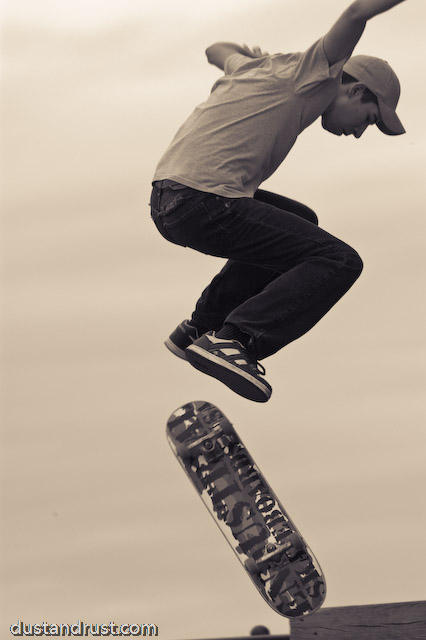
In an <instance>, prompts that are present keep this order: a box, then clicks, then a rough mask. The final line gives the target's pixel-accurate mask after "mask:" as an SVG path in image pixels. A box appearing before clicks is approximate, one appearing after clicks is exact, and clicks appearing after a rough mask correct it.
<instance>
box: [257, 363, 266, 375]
mask: <svg viewBox="0 0 426 640" xmlns="http://www.w3.org/2000/svg"><path fill="white" fill-rule="evenodd" d="M256 369H257V370H258V372H259V373H260V375H261V376H264V375H266V369H265V367H264V366H263V364H260V362H256Z"/></svg>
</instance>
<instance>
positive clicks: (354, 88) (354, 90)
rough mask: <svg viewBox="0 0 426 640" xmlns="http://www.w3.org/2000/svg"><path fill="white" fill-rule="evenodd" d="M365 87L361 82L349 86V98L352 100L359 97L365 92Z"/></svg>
mask: <svg viewBox="0 0 426 640" xmlns="http://www.w3.org/2000/svg"><path fill="white" fill-rule="evenodd" d="M366 88H367V87H366V86H365V84H364V83H363V82H354V83H353V84H351V85H350V87H349V91H348V95H349V97H350V98H354V97H355V96H361V95H362V94H363V93H364V91H365V90H366Z"/></svg>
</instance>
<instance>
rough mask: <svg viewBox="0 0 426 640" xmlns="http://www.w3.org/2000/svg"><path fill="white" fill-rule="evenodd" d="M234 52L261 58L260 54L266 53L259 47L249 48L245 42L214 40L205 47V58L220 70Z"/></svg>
mask: <svg viewBox="0 0 426 640" xmlns="http://www.w3.org/2000/svg"><path fill="white" fill-rule="evenodd" d="M234 53H241V54H242V55H243V56H247V57H249V58H261V57H262V56H266V55H268V54H267V53H265V52H264V51H262V50H261V49H260V47H253V49H250V47H248V46H247V45H246V44H244V45H239V44H235V43H233V42H216V43H215V44H212V45H210V47H207V49H206V56H207V60H208V61H209V62H210V64H214V65H215V66H216V67H219V69H222V71H223V69H224V67H225V60H226V58H228V57H229V56H232V55H233V54H234Z"/></svg>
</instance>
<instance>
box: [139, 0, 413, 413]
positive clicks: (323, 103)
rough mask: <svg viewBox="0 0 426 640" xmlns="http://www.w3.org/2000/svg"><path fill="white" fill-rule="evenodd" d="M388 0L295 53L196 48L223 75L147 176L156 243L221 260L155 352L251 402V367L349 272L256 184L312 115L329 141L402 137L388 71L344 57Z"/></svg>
mask: <svg viewBox="0 0 426 640" xmlns="http://www.w3.org/2000/svg"><path fill="white" fill-rule="evenodd" d="M401 2H403V0H355V2H352V3H351V4H350V5H349V7H348V8H347V9H346V10H345V11H344V13H343V14H342V15H341V17H340V18H339V19H338V20H337V22H336V23H335V24H334V26H333V27H332V28H331V29H330V31H328V33H327V34H326V35H325V36H324V37H322V38H320V39H319V40H318V41H317V42H315V43H314V44H313V45H312V46H311V47H309V48H308V49H307V50H306V51H305V52H304V53H290V54H275V55H268V54H265V53H263V52H262V51H261V50H260V49H259V48H258V47H255V48H253V49H249V48H248V47H247V46H239V45H237V44H231V43H216V44H213V45H212V46H209V47H208V48H207V50H206V55H207V59H208V61H209V62H210V63H211V64H214V65H216V66H217V67H218V68H219V69H221V70H223V71H224V75H223V76H222V77H220V78H219V80H218V81H217V82H216V83H215V84H214V86H213V88H212V91H211V93H210V96H209V97H208V98H207V100H206V101H205V102H204V103H202V104H200V105H199V106H198V107H196V109H195V110H194V112H193V113H192V115H191V116H190V117H189V118H188V119H187V120H186V122H185V123H184V124H183V125H182V126H181V128H180V129H179V130H178V132H177V134H176V135H175V137H174V139H173V141H172V142H171V144H170V146H169V147H168V149H167V150H166V152H165V154H164V155H163V157H162V158H161V160H160V162H159V164H158V166H157V169H156V171H155V175H154V178H153V191H152V196H151V215H152V218H153V220H154V222H155V224H156V226H157V228H158V230H159V232H160V233H161V234H162V235H163V236H164V238H166V239H167V240H169V241H170V242H173V243H175V244H178V245H182V246H184V247H185V246H187V247H191V248H193V249H196V250H197V251H201V252H203V253H206V254H210V255H213V256H220V257H226V258H228V261H227V263H226V264H225V266H224V267H223V269H222V270H221V271H220V273H219V274H218V275H217V276H216V277H215V278H214V279H213V281H212V282H211V284H210V285H209V286H208V287H207V288H206V289H205V290H204V291H203V293H202V294H201V297H200V299H199V300H198V302H197V304H196V308H195V310H194V312H193V313H192V317H191V319H190V320H184V321H183V322H181V323H180V325H179V326H178V327H177V328H176V329H175V330H174V331H173V333H172V334H171V335H170V337H169V338H168V339H167V340H166V343H165V344H166V346H167V347H168V348H169V349H170V350H171V351H173V352H174V353H175V354H176V355H178V356H180V357H183V358H186V359H187V360H188V361H189V362H190V363H191V364H192V365H193V366H195V367H196V368H197V369H199V370H200V371H203V372H204V373H206V374H208V375H211V376H213V377H215V378H217V379H218V380H220V381H222V382H223V383H224V384H226V385H227V386H228V387H230V388H231V389H232V390H233V391H235V392H236V393H238V394H240V395H242V396H244V397H246V398H249V399H251V400H254V401H257V402H266V401H267V400H268V399H269V397H270V395H271V392H272V389H271V386H270V384H269V383H268V382H267V381H266V379H265V377H264V376H265V370H264V368H263V367H262V365H260V364H259V362H258V361H259V360H262V359H263V358H266V357H267V356H270V355H271V354H273V353H275V352H277V351H278V350H279V349H281V348H282V347H284V346H285V345H287V344H288V343H289V342H291V341H293V340H295V339H296V338H299V337H300V336H302V335H303V334H304V333H306V332H307V331H308V330H309V329H311V328H312V327H313V326H314V325H315V324H316V323H317V322H318V321H319V320H320V319H321V318H322V317H323V315H324V314H325V313H327V311H329V309H330V308H331V307H332V306H333V305H334V304H335V303H336V302H337V301H338V300H339V299H340V298H341V296H343V294H344V293H345V292H346V291H347V290H348V289H349V288H350V287H351V286H352V284H353V283H354V282H355V280H356V279H357V278H358V276H359V275H360V273H361V270H362V261H361V258H360V257H359V255H358V254H357V252H356V251H355V250H354V249H352V248H351V247H350V246H348V245H347V244H345V243H344V242H342V241H341V240H338V239H337V238H335V237H333V236H332V235H330V234H329V233H327V232H326V231H324V230H322V229H320V228H319V227H318V224H317V222H318V221H317V218H316V215H315V214H314V212H313V211H312V210H310V209H309V208H308V207H305V206H304V205H301V204H300V203H297V202H295V201H293V200H290V199H288V198H284V197H281V196H277V195H275V194H271V193H268V192H266V191H264V190H261V189H259V186H260V185H261V183H262V182H263V181H264V180H266V179H267V178H269V176H271V174H272V173H273V172H274V171H275V170H276V169H277V168H278V166H279V165H280V164H281V163H282V161H283V160H284V158H285V157H286V156H287V154H288V152H289V151H290V149H291V147H292V146H293V144H294V143H295V141H296V139H297V137H298V135H299V133H300V132H301V131H303V130H304V129H305V128H306V127H308V126H309V125H310V124H312V123H313V122H314V121H315V120H316V119H317V118H319V117H320V116H321V119H322V126H323V128H324V129H325V130H326V131H329V132H330V133H333V134H335V135H338V136H340V135H342V134H344V135H346V136H348V135H353V136H354V137H355V138H360V137H361V136H362V135H363V133H364V131H365V130H366V129H367V128H368V127H369V126H370V125H377V127H378V128H379V129H380V130H381V131H383V133H385V134H387V135H399V134H402V133H404V132H405V130H404V128H403V126H402V124H401V122H400V120H399V118H398V116H397V115H396V112H395V109H396V106H397V103H398V100H399V94H400V86H399V81H398V78H397V76H396V74H395V73H394V71H393V70H392V68H391V67H390V66H389V64H388V63H387V62H385V61H383V60H381V59H379V58H375V57H371V56H365V55H356V56H353V57H351V54H352V51H353V49H354V47H355V45H356V44H357V42H358V40H359V39H360V37H361V35H362V33H363V31H364V28H365V26H366V23H367V21H368V20H369V19H371V18H373V17H374V16H376V15H378V14H380V13H383V12H385V11H387V10H389V9H391V8H392V7H394V6H396V5H398V4H400V3H401ZM330 179H331V180H332V179H333V176H332V175H331V176H330Z"/></svg>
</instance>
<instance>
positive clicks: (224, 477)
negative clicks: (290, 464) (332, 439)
mask: <svg viewBox="0 0 426 640" xmlns="http://www.w3.org/2000/svg"><path fill="white" fill-rule="evenodd" d="M166 431H167V438H168V441H169V443H170V446H171V448H172V450H173V452H174V454H175V456H176V458H177V459H178V461H179V462H180V464H181V465H182V467H183V468H184V470H185V472H186V474H187V476H188V477H189V479H190V480H191V482H192V484H193V485H194V487H195V488H196V490H197V491H198V493H199V494H200V496H201V498H202V500H203V502H204V504H205V505H206V507H207V509H208V510H209V512H210V514H211V516H212V517H213V519H214V520H215V521H216V523H217V525H218V526H219V528H220V529H221V531H222V533H223V534H224V536H225V538H226V539H227V540H228V542H229V544H230V545H231V547H232V548H233V550H234V552H235V554H236V555H237V557H238V559H239V560H240V562H241V564H242V565H243V566H244V568H245V569H246V571H247V573H248V574H249V576H250V578H251V579H252V581H253V582H254V584H255V585H256V587H257V589H258V591H259V592H260V594H261V595H262V596H263V598H264V599H265V600H266V602H267V603H268V604H269V605H270V606H271V607H272V608H273V609H274V610H275V611H276V612H277V613H279V614H281V615H283V616H286V617H288V618H297V617H301V616H304V615H306V614H309V613H313V612H314V611H316V610H317V609H318V608H319V607H320V606H321V605H322V603H323V602H324V600H325V593H326V586H325V580H324V576H323V574H322V572H321V568H320V566H319V564H318V562H317V560H316V559H315V557H314V555H313V553H312V551H311V550H310V549H309V548H308V546H307V545H306V543H305V541H304V540H303V538H302V536H301V535H300V533H299V531H298V530H297V528H296V526H295V525H294V524H293V522H292V520H291V519H290V517H289V515H288V514H287V513H286V511H285V510H284V508H283V506H282V505H281V504H280V502H279V500H278V498H277V497H276V495H275V493H274V492H273V491H272V489H271V488H270V486H269V484H268V483H267V482H266V480H265V478H264V477H263V475H262V474H261V472H260V471H259V468H258V467H257V465H256V464H255V462H254V461H253V458H252V457H251V455H250V454H249V452H248V451H247V449H246V448H245V446H244V444H243V443H242V442H241V440H240V438H239V436H238V435H237V433H236V431H235V429H234V428H233V426H232V425H231V423H230V422H229V420H228V419H227V418H226V416H225V415H224V414H223V413H222V412H221V411H220V409H218V408H217V407H215V405H213V404H211V403H210V402H204V401H196V402H189V403H187V404H185V405H183V406H181V407H179V408H178V409H176V411H174V412H173V413H172V415H171V416H170V418H169V420H168V422H167V430H166Z"/></svg>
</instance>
